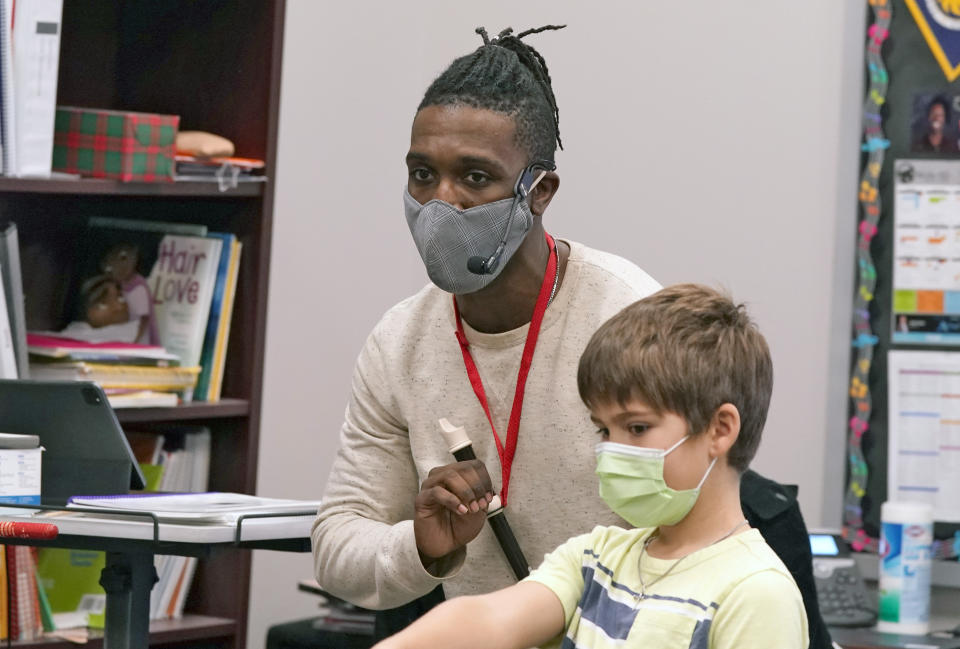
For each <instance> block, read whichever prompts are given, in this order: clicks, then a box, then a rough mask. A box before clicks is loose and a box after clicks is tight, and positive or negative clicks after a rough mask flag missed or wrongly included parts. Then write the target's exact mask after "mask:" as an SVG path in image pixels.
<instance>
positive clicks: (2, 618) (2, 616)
mask: <svg viewBox="0 0 960 649" xmlns="http://www.w3.org/2000/svg"><path fill="white" fill-rule="evenodd" d="M9 583H10V582H9V581H8V580H7V550H6V546H3V545H0V640H6V639H7V636H8V635H9V634H10V618H9V617H7V610H8V606H7V604H8V602H7V598H8V597H9V595H8V591H7V585H8V584H9Z"/></svg>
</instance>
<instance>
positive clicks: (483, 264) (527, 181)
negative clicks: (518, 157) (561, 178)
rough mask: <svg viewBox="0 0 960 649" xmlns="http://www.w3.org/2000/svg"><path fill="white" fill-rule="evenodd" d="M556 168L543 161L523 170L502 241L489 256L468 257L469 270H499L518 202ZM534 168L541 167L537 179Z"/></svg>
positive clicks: (550, 163) (487, 272)
mask: <svg viewBox="0 0 960 649" xmlns="http://www.w3.org/2000/svg"><path fill="white" fill-rule="evenodd" d="M556 168H557V166H556V165H555V164H553V163H552V162H548V161H542V162H535V163H534V164H532V165H530V166H529V167H527V168H526V169H524V170H523V173H521V174H520V178H519V179H518V180H517V185H516V187H515V188H514V198H513V205H511V206H510V219H509V220H508V221H507V229H506V231H504V233H503V237H501V239H500V243H498V244H497V247H496V248H495V249H494V251H493V254H491V255H490V256H489V257H482V256H480V255H474V256H473V257H470V258H469V259H467V270H469V271H470V272H471V273H473V274H474V275H490V274H491V273H493V272H494V271H495V270H497V266H499V265H500V257H501V256H502V255H503V251H504V249H505V248H506V247H507V240H508V239H509V238H510V228H511V227H512V226H513V213H514V212H515V211H516V209H517V204H518V203H519V202H520V201H522V200H526V198H527V196H528V195H529V194H530V192H532V191H533V188H534V187H536V186H537V183H539V182H540V181H541V180H543V177H544V176H546V175H547V170H548V169H549V170H550V171H553V170H554V169H556ZM534 169H541V171H540V175H539V176H537V179H536V180H533V171H534Z"/></svg>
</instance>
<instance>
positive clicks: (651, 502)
mask: <svg viewBox="0 0 960 649" xmlns="http://www.w3.org/2000/svg"><path fill="white" fill-rule="evenodd" d="M687 437H689V435H688V436H687ZM687 437H684V438H683V439H681V440H680V441H679V442H677V443H676V444H674V445H673V446H671V447H670V448H668V449H666V450H660V449H658V448H643V447H640V446H630V445H629V444H616V443H614V442H601V443H599V444H597V476H598V477H599V478H600V497H601V498H603V501H604V502H605V503H607V506H608V507H610V509H612V510H613V511H614V513H615V514H617V515H618V516H620V517H621V518H623V519H624V520H625V521H627V522H628V523H630V524H631V525H633V526H634V527H658V526H660V525H674V524H676V523H679V522H680V521H681V520H683V517H684V516H686V515H687V514H688V513H690V510H691V509H693V505H694V503H696V502H697V496H699V495H700V487H702V486H703V483H704V481H705V480H706V479H707V476H708V475H710V471H711V470H712V469H713V465H714V464H716V462H717V458H713V462H711V463H710V466H709V467H707V472H706V473H705V474H703V478H702V479H701V480H700V484H698V485H697V486H696V487H694V488H693V489H682V490H678V489H671V488H670V487H668V486H667V483H666V482H664V480H663V460H664V458H665V457H666V456H667V455H669V454H670V453H671V452H672V451H673V449H675V448H677V447H678V446H680V445H681V444H683V443H684V442H685V441H687Z"/></svg>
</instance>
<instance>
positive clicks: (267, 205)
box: [0, 0, 284, 649]
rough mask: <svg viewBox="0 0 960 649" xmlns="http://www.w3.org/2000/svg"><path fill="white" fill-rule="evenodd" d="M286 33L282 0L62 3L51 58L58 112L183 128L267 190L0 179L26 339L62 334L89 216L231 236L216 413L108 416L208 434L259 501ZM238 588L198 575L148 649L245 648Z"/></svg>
mask: <svg viewBox="0 0 960 649" xmlns="http://www.w3.org/2000/svg"><path fill="white" fill-rule="evenodd" d="M283 20H284V1H283V0H226V1H223V2H194V1H191V0H164V2H156V0H125V1H124V2H89V0H64V10H63V31H62V36H61V47H60V72H59V81H58V96H57V103H58V104H62V105H74V106H89V107H98V108H108V109H117V110H134V111H145V112H156V113H169V114H176V115H180V118H181V120H180V126H181V128H182V129H185V130H186V129H189V130H206V131H211V132H214V133H218V134H221V135H223V136H225V137H227V138H229V139H231V140H233V142H234V143H235V144H236V146H237V154H238V155H242V156H245V157H253V158H262V159H264V160H265V161H266V163H267V169H266V172H267V174H268V175H269V176H271V181H268V182H267V183H249V184H241V185H240V186H239V187H238V188H236V189H232V190H228V191H225V192H221V191H219V189H218V188H217V186H216V184H215V183H209V184H207V183H196V182H192V183H172V184H160V183H158V184H143V183H120V182H114V181H109V180H94V179H82V180H79V181H74V180H38V179H17V178H0V221H12V222H14V223H16V224H17V228H18V231H19V237H20V245H21V263H22V265H23V275H24V293H25V296H26V310H27V324H28V328H29V329H59V328H60V327H62V326H63V325H64V324H66V323H65V321H64V320H63V315H64V307H65V304H66V302H65V300H66V299H67V297H68V296H67V295H66V292H67V290H68V286H69V277H67V276H66V272H65V269H70V268H73V266H74V261H75V260H74V256H75V254H76V250H75V248H76V241H77V238H78V236H79V234H80V232H81V229H82V228H83V225H84V223H85V222H86V219H87V218H88V217H90V216H94V215H99V216H114V217H122V218H141V219H150V220H162V221H186V222H201V223H204V224H206V225H207V226H208V227H209V228H210V229H211V230H215V231H226V232H233V233H234V234H236V235H237V236H238V238H239V239H240V241H241V242H242V244H243V255H242V259H241V266H240V276H239V279H238V284H237V296H236V302H235V305H234V312H233V321H232V330H231V336H230V345H229V349H228V352H227V362H226V370H225V377H224V387H223V395H224V398H223V400H221V401H220V402H218V403H194V404H191V405H188V406H183V407H178V408H149V409H142V410H139V409H138V410H134V409H124V410H118V411H117V415H118V418H119V420H120V422H121V424H123V425H125V426H126V425H129V424H135V425H136V427H137V428H138V429H139V430H145V429H146V430H149V428H150V426H151V425H154V424H155V425H163V424H170V423H171V422H172V423H176V422H188V421H189V422H190V423H200V424H203V425H205V426H207V427H209V428H210V430H211V432H212V435H213V440H212V452H211V456H212V457H211V467H210V484H209V488H210V489H211V490H217V491H236V492H243V493H254V492H255V490H256V474H257V452H258V446H259V434H260V430H259V429H260V412H261V388H262V386H261V383H262V374H263V349H264V336H265V323H266V307H267V287H268V272H269V262H270V240H271V228H272V216H273V192H274V189H273V188H274V184H273V182H272V177H273V176H274V175H275V174H276V168H277V166H276V135H277V117H278V112H279V89H280V64H281V53H282V45H283ZM249 589H250V556H249V552H248V551H241V550H225V551H221V552H217V553H214V554H213V556H212V557H211V558H209V559H204V560H202V561H201V563H200V566H199V567H198V570H197V573H196V576H195V578H194V582H193V586H192V588H191V591H190V593H189V595H188V597H187V603H186V613H185V615H184V618H183V619H182V620H178V621H167V622H157V623H153V624H152V625H151V646H152V647H166V646H172V645H175V646H177V647H190V646H202V647H216V648H218V649H220V648H222V649H228V648H229V649H240V648H242V647H244V646H245V643H246V634H247V603H248V599H249ZM17 646H37V647H41V646H43V647H45V646H60V644H57V643H50V642H49V641H41V642H36V643H18V644H17ZM64 646H65V645H64ZM93 646H99V645H97V644H96V642H95V643H94V645H93Z"/></svg>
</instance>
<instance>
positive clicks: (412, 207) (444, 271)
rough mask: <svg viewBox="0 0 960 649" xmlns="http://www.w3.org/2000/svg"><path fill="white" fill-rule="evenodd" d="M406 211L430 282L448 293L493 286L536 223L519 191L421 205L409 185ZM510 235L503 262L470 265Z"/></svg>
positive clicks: (500, 260)
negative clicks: (457, 203) (468, 203)
mask: <svg viewBox="0 0 960 649" xmlns="http://www.w3.org/2000/svg"><path fill="white" fill-rule="evenodd" d="M403 211H404V213H405V214H406V217H407V225H408V226H409V227H410V234H411V235H413V241H414V243H416V244H417V250H418V251H419V252H420V257H421V258H422V259H423V263H424V265H425V266H426V267H427V275H429V276H430V281H431V282H433V283H434V284H436V285H437V286H438V287H439V288H441V289H443V290H444V291H446V292H448V293H456V294H459V295H462V294H464V293H473V292H475V291H479V290H480V289H482V288H484V287H485V286H487V285H489V284H490V282H492V281H493V280H494V279H496V278H497V276H498V275H499V274H500V271H502V270H503V267H504V266H506V265H507V262H508V261H509V260H510V258H511V257H512V256H513V253H515V252H516V251H517V248H519V247H520V244H521V243H523V239H524V237H526V236H527V232H528V231H529V230H530V226H531V225H532V224H533V213H532V212H531V211H530V206H529V205H528V204H527V201H526V200H524V199H522V198H521V197H520V196H519V195H514V196H511V197H510V198H504V199H503V200H499V201H494V202H492V203H485V204H483V205H477V206H475V207H471V208H469V209H466V210H458V209H457V208H456V207H454V206H453V205H451V204H450V203H447V202H444V201H441V200H439V199H434V200H432V201H429V202H427V203H425V204H424V205H421V204H420V203H418V202H417V201H416V199H415V198H413V196H411V195H410V192H409V191H408V190H407V188H406V187H404V189H403ZM511 219H512V220H513V223H512V225H511V226H510V233H509V235H508V236H507V240H506V242H505V245H504V248H503V252H502V253H501V255H500V258H499V263H498V264H497V265H496V266H495V267H494V268H493V269H492V270H491V271H490V272H489V273H486V274H476V273H473V272H471V271H470V269H469V268H467V262H468V261H469V260H470V258H471V257H481V258H483V259H488V258H489V257H490V256H491V255H492V254H493V252H494V251H495V250H496V249H497V247H498V246H499V245H500V242H501V240H502V239H503V235H504V233H505V232H506V231H507V225H508V224H509V223H510V221H511Z"/></svg>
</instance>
